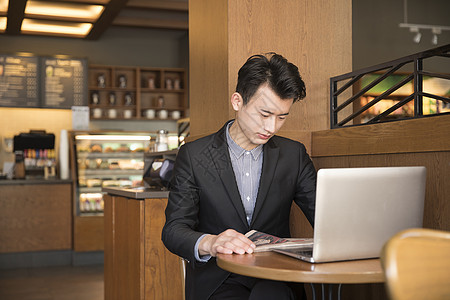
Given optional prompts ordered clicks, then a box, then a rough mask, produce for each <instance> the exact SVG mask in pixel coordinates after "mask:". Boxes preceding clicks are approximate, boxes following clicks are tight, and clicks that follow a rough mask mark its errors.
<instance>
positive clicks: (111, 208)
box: [104, 194, 184, 300]
mask: <svg viewBox="0 0 450 300" xmlns="http://www.w3.org/2000/svg"><path fill="white" fill-rule="evenodd" d="M104 200H105V209H104V219H105V250H104V251H105V252H104V253H105V300H113V299H117V300H119V299H120V300H121V299H128V300H133V299H139V300H141V299H142V300H150V299H171V300H172V299H173V300H176V299H183V293H184V291H183V288H182V283H183V281H182V272H181V260H180V258H179V257H178V256H176V255H174V254H172V253H170V252H169V251H168V250H167V249H166V248H165V247H164V244H163V243H162V241H161V231H162V227H163V226H164V222H165V215H164V210H165V208H166V205H167V198H147V199H133V198H128V197H124V196H121V195H112V194H107V195H105V197H104Z"/></svg>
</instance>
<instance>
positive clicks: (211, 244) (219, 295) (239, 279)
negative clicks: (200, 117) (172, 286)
mask: <svg viewBox="0 0 450 300" xmlns="http://www.w3.org/2000/svg"><path fill="white" fill-rule="evenodd" d="M304 97H305V84H304V82H303V80H302V79H301V76H300V74H299V72H298V68H297V67H296V66H295V65H294V64H292V63H290V62H288V61H287V60H286V59H285V58H284V57H282V56H281V55H278V54H275V53H269V54H266V55H254V56H252V57H250V58H249V59H248V60H247V61H246V63H245V64H244V65H243V66H242V67H241V69H240V70H239V73H238V83H237V87H236V92H235V93H233V95H232V96H231V104H232V106H233V109H234V110H235V112H236V118H235V119H234V120H231V121H228V122H227V123H226V124H225V125H224V126H223V127H222V129H220V130H219V131H218V132H217V133H215V134H212V135H209V136H206V137H203V138H200V139H198V140H196V141H194V142H190V143H187V144H185V145H184V146H182V147H181V148H180V150H179V152H178V156H177V159H176V163H175V167H174V171H173V177H172V180H171V183H170V194H169V200H168V205H167V208H166V224H165V226H164V229H163V232H162V240H163V242H164V244H165V245H166V247H167V248H168V249H169V250H170V251H171V252H173V253H175V254H177V255H179V256H181V257H183V258H184V259H186V260H187V262H188V264H187V268H186V299H188V300H202V299H258V300H260V299H295V296H294V295H293V293H292V291H291V289H290V288H289V286H288V285H287V284H286V283H284V282H277V281H270V280H262V279H257V278H250V277H246V276H241V275H237V274H230V273H229V272H227V271H224V270H222V269H220V268H219V267H218V266H217V265H216V261H215V256H216V255H217V253H225V254H232V253H237V254H244V253H253V250H254V249H255V245H254V244H253V243H252V242H251V241H250V240H249V239H248V238H246V237H245V236H244V234H245V233H246V232H248V231H249V230H251V229H255V230H258V231H262V232H265V233H269V234H272V235H276V236H279V237H289V236H290V231H289V213H290V208H291V204H292V201H295V202H296V204H297V205H299V207H300V208H301V209H302V211H303V212H304V214H305V215H306V217H307V218H308V220H309V222H310V223H311V224H313V221H314V209H315V193H316V190H315V189H316V170H315V168H314V166H313V163H312V161H311V159H310V158H309V156H308V154H307V153H306V149H305V147H304V145H303V144H301V143H299V142H296V141H292V140H290V139H286V138H282V137H279V136H276V135H275V133H276V132H277V131H278V130H279V129H280V128H281V126H282V125H283V123H284V122H285V120H286V118H287V116H288V114H289V111H290V108H291V106H292V104H293V103H294V102H296V101H299V100H300V99H302V98H304Z"/></svg>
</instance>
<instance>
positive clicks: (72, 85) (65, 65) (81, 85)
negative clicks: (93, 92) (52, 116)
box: [41, 57, 87, 108]
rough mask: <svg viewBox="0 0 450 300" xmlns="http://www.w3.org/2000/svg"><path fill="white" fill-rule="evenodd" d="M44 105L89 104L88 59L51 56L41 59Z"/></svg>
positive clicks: (60, 106) (61, 106) (65, 106)
mask: <svg viewBox="0 0 450 300" xmlns="http://www.w3.org/2000/svg"><path fill="white" fill-rule="evenodd" d="M41 78H42V81H41V82H42V89H41V91H42V103H41V106H42V107H53V108H71V107H72V106H83V105H87V61H86V60H85V59H72V58H49V57H44V58H42V61H41Z"/></svg>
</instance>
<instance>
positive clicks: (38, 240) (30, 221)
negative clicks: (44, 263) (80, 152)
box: [0, 180, 72, 253]
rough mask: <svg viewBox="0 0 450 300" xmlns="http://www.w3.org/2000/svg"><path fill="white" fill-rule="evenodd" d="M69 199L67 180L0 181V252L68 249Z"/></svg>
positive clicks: (69, 182)
mask: <svg viewBox="0 0 450 300" xmlns="http://www.w3.org/2000/svg"><path fill="white" fill-rule="evenodd" d="M71 197H72V185H71V181H67V180H66V181H62V180H2V181H0V253H13V252H28V251H44V250H70V249H71V248H72V198H71Z"/></svg>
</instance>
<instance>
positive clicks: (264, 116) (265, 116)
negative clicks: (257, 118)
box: [261, 113, 269, 118]
mask: <svg viewBox="0 0 450 300" xmlns="http://www.w3.org/2000/svg"><path fill="white" fill-rule="evenodd" d="M261 116H263V118H267V117H269V115H266V114H263V113H262V114H261Z"/></svg>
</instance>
